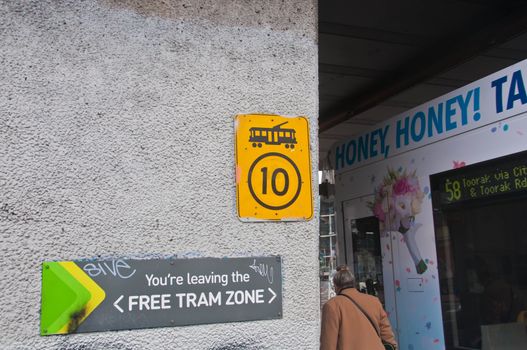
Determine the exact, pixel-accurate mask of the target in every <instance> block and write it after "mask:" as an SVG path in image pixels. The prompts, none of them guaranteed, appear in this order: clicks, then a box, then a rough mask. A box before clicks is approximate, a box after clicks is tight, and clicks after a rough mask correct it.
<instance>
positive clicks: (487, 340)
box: [431, 155, 527, 350]
mask: <svg viewBox="0 0 527 350" xmlns="http://www.w3.org/2000/svg"><path fill="white" fill-rule="evenodd" d="M511 162H512V163H511ZM522 163H526V164H527V155H522V156H520V157H519V158H518V157H517V156H516V155H515V156H513V157H512V158H501V159H499V160H496V161H491V162H485V163H481V164H478V165H475V166H472V167H467V168H466V169H464V168H461V169H458V170H455V171H451V172H447V173H443V174H438V175H435V176H432V178H431V184H432V189H433V191H434V223H435V237H436V247H437V257H438V268H439V279H440V291H441V305H442V311H443V323H444V329H445V343H446V348H447V350H451V349H456V350H457V349H494V348H495V349H498V348H502V347H499V346H498V347H495V346H496V344H498V345H499V344H500V343H501V344H502V345H503V344H504V343H503V341H506V344H507V347H506V348H507V349H527V328H526V327H527V324H526V323H523V322H525V321H524V318H523V315H525V314H526V310H527V216H526V213H527V210H526V208H527V193H526V191H525V190H522V189H521V186H520V187H515V185H516V184H520V183H521V181H527V177H526V176H516V175H515V174H514V169H519V168H518V167H522V166H523V165H522ZM517 173H518V175H520V174H519V172H518V171H517ZM497 174H501V175H498V176H496V177H494V176H495V175H497ZM520 177H521V179H520ZM522 179H525V180H522ZM452 184H454V186H452ZM500 185H503V187H501V190H499V189H500V187H499V186H500ZM496 186H497V187H496ZM471 189H474V191H477V192H474V191H471ZM493 189H497V190H496V191H494V190H493ZM466 194H467V195H466Z"/></svg>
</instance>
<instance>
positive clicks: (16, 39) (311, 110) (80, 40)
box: [0, 0, 319, 350]
mask: <svg viewBox="0 0 527 350" xmlns="http://www.w3.org/2000/svg"><path fill="white" fill-rule="evenodd" d="M156 3H158V2H157V1H156V2H153V1H147V0H145V1H131V0H130V1H110V0H101V1H95V0H86V1H73V0H72V1H52V0H35V1H9V0H0V47H1V48H2V50H1V51H0V140H1V142H0V262H1V266H2V268H1V269H0V290H1V294H0V329H2V335H1V336H0V348H2V349H79V350H80V349H217V350H219V349H316V348H318V335H319V333H318V332H319V290H318V258H317V257H318V203H315V216H314V218H313V220H311V221H309V222H296V223H295V222H288V223H242V222H240V221H239V220H238V218H237V216H236V202H235V200H236V199H235V179H234V141H233V140H234V135H233V132H234V125H233V116H234V115H235V114H238V113H253V112H257V113H272V114H284V115H306V116H308V118H309V120H310V128H311V147H312V152H311V157H312V164H313V173H312V179H313V188H314V193H315V194H316V193H318V191H317V187H316V179H317V177H316V173H315V170H316V169H315V168H316V165H317V164H318V159H317V157H318V151H317V150H318V139H317V117H318V69H317V65H318V62H317V42H316V39H317V9H316V1H314V0H303V1H279V0H270V1H265V2H261V1H243V0H236V1H227V0H221V1H213V0H210V1H206V0H200V1H196V0H193V1H180V0H167V1H164V2H159V4H156ZM254 255H257V256H258V255H259V256H261V255H281V256H282V257H283V283H284V288H283V305H284V310H283V311H284V316H283V319H280V320H271V321H256V322H240V323H230V324H214V325H200V326H188V327H177V328H159V329H144V330H134V331H119V332H100V333H90V334H76V335H66V336H47V337H41V336H40V335H39V317H40V293H41V286H40V283H41V277H40V275H41V263H42V262H43V261H45V260H75V259H85V258H87V259H90V258H94V259H98V258H112V257H124V258H145V259H146V258H152V257H169V256H177V257H180V258H192V257H224V256H227V257H230V256H232V257H235V256H254Z"/></svg>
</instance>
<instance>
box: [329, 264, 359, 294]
mask: <svg viewBox="0 0 527 350" xmlns="http://www.w3.org/2000/svg"><path fill="white" fill-rule="evenodd" d="M333 285H334V286H335V287H336V288H339V289H344V288H350V287H355V276H353V273H351V271H350V269H349V268H348V267H347V266H346V265H339V266H337V273H335V275H334V276H333Z"/></svg>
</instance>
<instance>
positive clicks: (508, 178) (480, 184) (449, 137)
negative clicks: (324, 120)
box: [328, 61, 527, 350]
mask: <svg viewBox="0 0 527 350" xmlns="http://www.w3.org/2000/svg"><path fill="white" fill-rule="evenodd" d="M526 80H527V61H523V62H520V63H518V64H516V65H514V66H511V67H509V68H507V69H505V70H502V71H499V72H496V73H494V74H492V75H490V76H488V77H486V78H483V79H481V80H478V81H476V82H473V83H471V84H469V85H467V86H465V87H463V88H460V89H458V90H455V91H453V92H451V93H449V94H447V95H444V96H441V97H439V98H437V99H435V100H432V101H429V102H428V103H425V104H423V105H421V106H418V107H416V108H414V109H412V110H410V111H407V112H406V113H403V114H401V115H398V116H395V117H394V118H392V119H389V120H387V121H386V122H385V123H383V124H380V125H377V126H374V127H372V129H371V130H370V131H368V132H366V133H364V134H361V135H355V136H353V137H350V138H349V139H348V140H346V141H344V142H339V143H337V144H336V145H334V147H333V148H332V150H331V151H330V154H329V156H328V159H330V162H331V168H332V169H334V171H335V203H334V206H335V218H336V219H335V223H336V232H337V239H336V245H337V247H338V248H337V249H336V254H337V260H338V262H339V263H346V264H348V265H350V266H353V269H354V272H355V275H356V278H357V281H358V287H359V288H360V289H362V291H364V292H366V293H369V294H373V295H377V296H378V297H379V298H380V299H381V301H382V302H383V303H384V304H385V308H386V310H387V312H388V313H389V317H390V321H391V323H392V326H393V327H394V329H395V330H396V333H397V337H398V341H399V346H400V348H401V349H414V350H417V349H447V350H454V349H493V348H495V346H496V344H500V347H498V348H499V349H505V348H506V349H525V348H526V347H527V332H526V330H527V328H526V327H527V323H525V318H526V316H525V314H526V313H527V311H526V310H527V253H526V252H527V234H526V233H527V220H526V216H527V210H526V209H525V208H526V207H527V205H526V204H527V151H526V150H527V93H526V87H525V84H524V82H525V81H526ZM503 344H506V345H503ZM504 346H505V347H504ZM507 346H508V347H507Z"/></svg>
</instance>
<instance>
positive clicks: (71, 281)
mask: <svg viewBox="0 0 527 350" xmlns="http://www.w3.org/2000/svg"><path fill="white" fill-rule="evenodd" d="M90 299H91V293H90V292H89V290H88V289H87V288H85V287H84V286H83V285H82V284H81V283H80V282H79V281H78V280H77V279H76V278H74V277H73V276H72V275H71V274H70V273H69V272H68V271H67V270H66V269H65V268H64V267H63V266H61V264H60V262H46V263H44V264H43V269H42V303H41V305H42V309H41V314H40V334H41V335H48V334H60V333H70V332H73V331H75V329H76V328H77V326H78V324H79V323H80V322H79V319H81V318H83V317H84V315H85V313H86V312H85V307H86V304H88V301H89V300H90Z"/></svg>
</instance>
